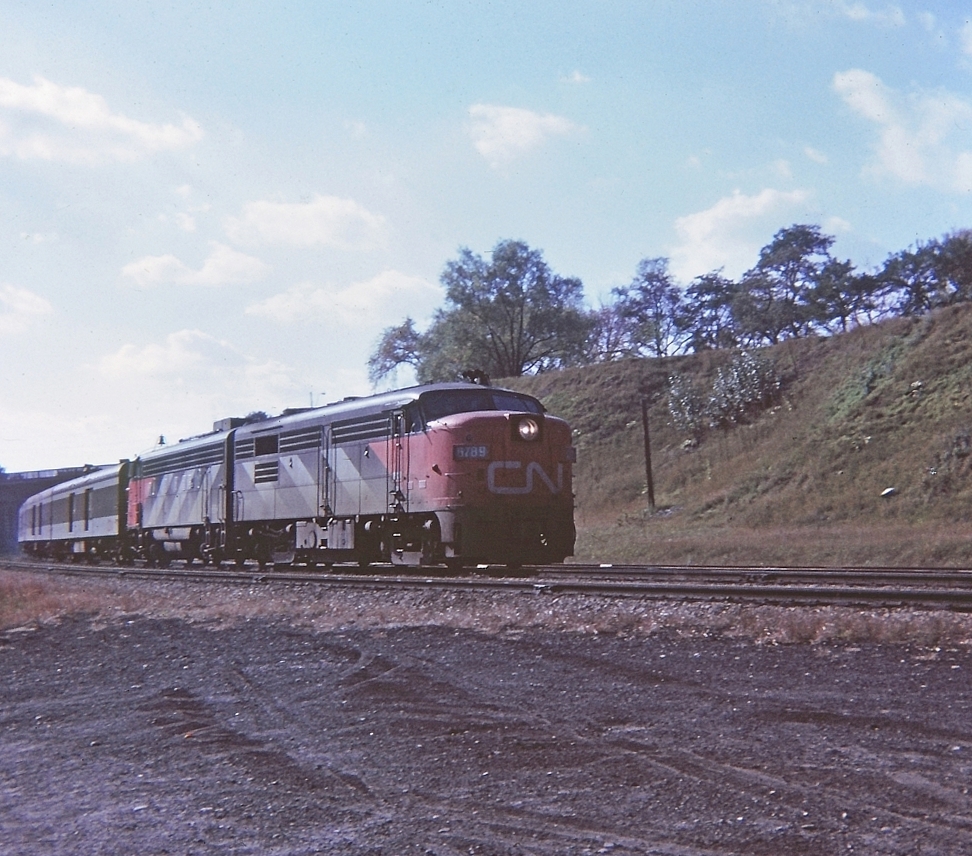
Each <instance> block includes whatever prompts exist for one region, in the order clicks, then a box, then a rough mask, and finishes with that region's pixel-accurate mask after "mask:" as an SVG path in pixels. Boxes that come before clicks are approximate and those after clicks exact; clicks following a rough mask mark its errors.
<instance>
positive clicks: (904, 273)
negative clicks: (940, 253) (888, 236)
mask: <svg viewBox="0 0 972 856" xmlns="http://www.w3.org/2000/svg"><path fill="white" fill-rule="evenodd" d="M936 256H937V244H936V243H935V242H931V243H927V244H921V243H919V244H918V245H917V246H916V247H915V249H913V250H901V251H900V252H898V253H895V254H894V255H892V256H890V257H889V258H888V260H887V261H886V262H885V263H884V269H883V270H882V271H881V274H880V277H881V280H882V282H883V284H884V286H885V288H886V289H887V291H888V294H889V296H890V299H891V300H892V302H893V309H894V312H895V313H896V314H898V315H922V314H924V313H925V312H928V311H929V310H930V309H932V308H933V307H934V306H936V305H937V304H938V303H939V300H938V291H939V271H938V264H937V258H936Z"/></svg>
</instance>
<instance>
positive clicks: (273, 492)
mask: <svg viewBox="0 0 972 856" xmlns="http://www.w3.org/2000/svg"><path fill="white" fill-rule="evenodd" d="M574 461H575V450H574V447H573V446H572V445H571V434H570V430H569V428H568V426H567V424H566V423H565V422H564V421H563V420H561V419H558V418H556V417H553V416H550V415H549V414H547V413H546V412H545V411H544V408H543V406H542V405H541V404H540V402H539V401H537V400H536V399H535V398H533V397H531V396H529V395H524V394H522V393H518V392H513V391H510V390H505V389H500V388H497V387H489V386H481V385H478V384H470V383H451V384H432V385H427V386H417V387H412V388H409V389H403V390H398V391H395V392H389V393H383V394H380V395H375V396H371V397H368V398H359V399H347V400H345V401H342V402H339V403H336V404H330V405H327V406H325V407H321V408H314V409H306V410H299V411H287V412H285V413H284V414H283V415H282V416H279V417H275V418H273V419H268V420H265V421H260V422H253V423H245V422H244V421H243V420H236V419H229V420H223V421H222V422H220V423H217V424H216V425H215V426H214V431H213V432H212V433H210V434H206V435H204V436H201V437H195V438H192V439H189V440H184V441H182V442H180V443H178V444H175V445H173V446H160V447H158V448H156V449H153V450H152V451H151V452H147V453H145V454H143V455H141V456H139V457H137V458H136V459H135V460H133V461H122V462H121V464H120V465H119V466H118V467H117V468H115V467H112V468H108V469H101V470H98V471H96V472H94V473H91V474H89V475H86V476H83V477H81V478H79V479H75V480H73V481H69V482H64V483H63V484H60V485H57V486H56V487H54V488H50V489H49V490H46V491H44V492H43V493H40V494H37V495H36V496H34V497H31V498H30V499H28V500H27V501H26V502H25V503H24V505H23V506H22V508H21V511H20V524H19V525H20V528H19V540H20V541H21V543H22V545H23V548H24V549H25V550H26V551H27V552H29V553H33V554H36V555H41V556H57V557H68V556H70V555H75V556H88V557H94V556H102V557H112V558H118V559H120V560H129V559H134V558H141V559H144V560H147V561H148V562H150V563H156V564H166V563H167V562H168V561H169V560H171V559H174V558H179V559H185V560H190V561H191V560H196V559H198V560H202V561H204V562H222V561H235V562H237V563H242V562H244V561H246V560H247V559H252V560H256V561H258V562H260V563H261V564H268V563H271V562H284V563H287V562H293V561H296V562H306V563H310V564H331V563H334V562H348V561H351V562H358V563H359V564H368V563H372V562H392V563H395V564H399V565H431V564H443V563H444V564H449V565H456V566H458V565H463V564H478V563H489V564H493V563H502V564H522V563H540V562H561V561H563V560H564V558H565V557H566V556H569V555H572V554H573V548H574V523H573V493H572V485H571V477H572V472H571V469H572V466H571V465H572V464H573V462H574Z"/></svg>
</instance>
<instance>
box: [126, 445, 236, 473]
mask: <svg viewBox="0 0 972 856" xmlns="http://www.w3.org/2000/svg"><path fill="white" fill-rule="evenodd" d="M222 462H223V444H222V443H218V444H216V445H214V446H203V447H202V448H198V449H190V450H188V451H185V452H174V453H173V454H171V455H164V456H162V457H159V458H152V459H151V460H148V461H142V462H141V465H142V466H141V475H142V477H143V478H144V477H147V476H160V475H162V474H163V473H175V472H178V471H179V470H191V469H194V468H196V467H208V466H211V465H212V464H221V463H222Z"/></svg>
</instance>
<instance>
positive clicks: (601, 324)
mask: <svg viewBox="0 0 972 856" xmlns="http://www.w3.org/2000/svg"><path fill="white" fill-rule="evenodd" d="M589 317H590V320H591V331H590V334H589V335H588V339H587V346H586V348H585V350H584V357H585V360H584V361H585V362H586V363H609V362H612V361H614V360H620V359H623V358H624V357H633V356H635V355H636V353H637V352H636V351H635V350H634V349H633V348H632V346H631V342H630V336H629V327H630V325H629V324H628V321H627V319H625V318H623V317H622V316H621V313H620V312H619V311H618V308H617V306H602V307H601V308H600V309H595V310H594V311H593V312H592V313H591V314H590V316H589Z"/></svg>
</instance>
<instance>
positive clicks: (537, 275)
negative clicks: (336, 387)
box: [368, 241, 594, 383]
mask: <svg viewBox="0 0 972 856" xmlns="http://www.w3.org/2000/svg"><path fill="white" fill-rule="evenodd" d="M441 281H442V284H443V285H444V286H445V287H446V306H445V307H443V308H440V309H439V310H438V311H437V312H436V314H435V317H434V318H433V321H432V325H431V326H430V327H429V329H428V330H427V331H426V332H425V333H421V334H420V333H418V332H417V331H416V330H415V326H414V323H412V321H411V319H406V321H405V322H404V323H403V324H402V325H400V326H398V327H391V328H389V329H387V330H385V332H384V333H383V334H382V337H381V339H380V340H379V342H378V345H377V347H376V349H375V351H374V353H373V354H372V356H371V358H370V359H369V361H368V366H369V374H370V376H371V379H372V382H377V381H378V380H380V379H381V378H382V377H384V376H385V375H387V374H388V373H389V372H390V371H391V370H392V369H394V368H395V367H396V366H398V365H401V364H403V363H407V364H411V365H413V366H414V367H415V370H416V375H417V377H418V379H419V381H420V382H423V383H424V382H429V381H435V380H448V379H452V378H455V377H457V376H458V375H459V374H460V373H461V372H462V371H463V370H465V369H471V368H475V369H481V370H483V371H485V372H486V373H487V374H489V375H491V376H493V377H519V376H520V375H523V374H528V373H531V372H540V371H546V370H548V369H552V368H560V367H563V366H568V365H573V364H576V363H580V362H583V361H584V354H585V348H586V347H587V345H588V339H589V336H590V333H591V330H592V328H593V324H594V319H593V318H592V316H591V315H590V314H589V313H588V312H586V311H585V310H584V308H583V305H582V300H583V285H582V284H581V281H580V280H579V279H576V278H566V277H562V276H559V275H557V274H555V273H554V272H553V271H552V270H551V269H550V267H549V266H548V265H547V263H546V262H545V261H544V259H543V254H542V253H541V252H540V251H539V250H534V249H531V248H530V247H529V246H528V245H527V244H526V243H524V242H522V241H501V242H500V243H498V244H497V245H496V246H495V247H494V248H493V252H492V256H491V258H490V260H489V261H487V260H486V259H484V258H482V257H481V256H479V255H477V254H475V253H473V252H472V251H471V250H469V249H468V248H465V247H463V248H461V249H460V250H459V257H458V258H457V259H454V260H452V261H450V262H448V263H447V264H446V266H445V269H444V270H443V272H442V277H441Z"/></svg>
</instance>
